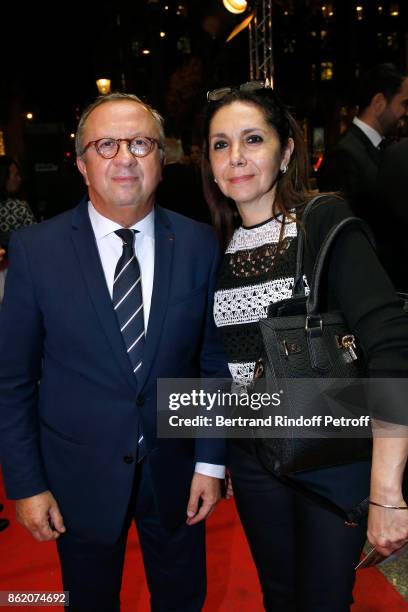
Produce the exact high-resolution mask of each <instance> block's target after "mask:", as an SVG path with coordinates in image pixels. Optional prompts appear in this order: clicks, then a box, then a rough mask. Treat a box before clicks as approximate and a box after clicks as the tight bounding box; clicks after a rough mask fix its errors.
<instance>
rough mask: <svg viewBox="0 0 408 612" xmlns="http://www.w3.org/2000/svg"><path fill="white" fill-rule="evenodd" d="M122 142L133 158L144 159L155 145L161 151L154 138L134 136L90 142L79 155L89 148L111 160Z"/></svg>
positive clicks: (160, 146)
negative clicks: (93, 148)
mask: <svg viewBox="0 0 408 612" xmlns="http://www.w3.org/2000/svg"><path fill="white" fill-rule="evenodd" d="M122 142H126V143H127V147H128V149H129V151H130V152H131V153H132V155H134V156H135V157H146V155H149V153H151V152H152V151H153V149H154V147H155V145H157V148H158V149H162V145H161V143H160V142H159V141H158V140H157V139H156V138H150V136H136V137H135V138H99V139H98V140H91V142H88V144H87V145H86V146H85V147H84V149H83V150H82V153H81V155H83V154H84V153H85V151H87V150H88V149H89V147H92V146H93V147H95V150H96V152H97V153H98V155H100V156H101V157H104V158H105V159H112V158H113V157H116V155H117V154H118V152H119V148H120V144H121V143H122Z"/></svg>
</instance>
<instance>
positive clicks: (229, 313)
mask: <svg viewBox="0 0 408 612" xmlns="http://www.w3.org/2000/svg"><path fill="white" fill-rule="evenodd" d="M293 280H294V279H293V276H292V277H288V278H278V279H277V280H274V281H268V282H266V283H260V284H259V285H250V286H248V287H236V288H235V289H221V290H219V291H217V292H216V294H215V299H214V320H215V324H216V326H217V327H223V326H225V325H237V324H242V323H256V322H257V321H259V319H264V318H265V317H266V315H267V313H268V306H269V304H271V303H273V302H279V301H280V300H284V299H286V298H289V297H291V295H292V288H293Z"/></svg>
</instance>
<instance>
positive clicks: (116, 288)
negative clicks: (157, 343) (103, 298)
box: [112, 229, 145, 374]
mask: <svg viewBox="0 0 408 612" xmlns="http://www.w3.org/2000/svg"><path fill="white" fill-rule="evenodd" d="M115 234H117V235H118V236H119V238H121V239H122V242H123V251H122V255H121V257H120V259H119V261H118V263H117V265H116V270H115V277H114V281H113V294H112V300H113V307H114V309H115V312H116V316H117V318H118V321H119V325H120V331H121V333H122V336H123V340H124V342H125V346H126V350H127V354H128V356H129V359H130V362H131V364H132V368H133V372H134V373H135V374H136V372H138V371H139V370H140V368H141V367H142V358H143V351H144V346H145V329H144V316H143V297H142V279H141V275H140V267H139V262H138V261H137V258H136V254H135V250H134V246H133V243H134V231H133V230H131V229H120V230H116V231H115Z"/></svg>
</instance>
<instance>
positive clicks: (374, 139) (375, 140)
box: [353, 117, 383, 147]
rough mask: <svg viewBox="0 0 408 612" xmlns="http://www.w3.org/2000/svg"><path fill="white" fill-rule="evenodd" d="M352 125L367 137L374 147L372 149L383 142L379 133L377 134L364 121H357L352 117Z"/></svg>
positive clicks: (356, 118)
mask: <svg viewBox="0 0 408 612" xmlns="http://www.w3.org/2000/svg"><path fill="white" fill-rule="evenodd" d="M353 123H354V125H356V126H357V127H358V128H360V130H361V131H362V132H364V134H365V135H366V136H367V138H368V139H369V140H370V142H371V143H372V144H373V145H374V147H378V145H379V144H380V142H381V141H382V140H383V137H382V136H381V134H380V133H379V132H377V130H375V129H374V128H372V127H371V125H368V124H367V123H365V122H364V121H361V119H359V118H358V117H354V119H353Z"/></svg>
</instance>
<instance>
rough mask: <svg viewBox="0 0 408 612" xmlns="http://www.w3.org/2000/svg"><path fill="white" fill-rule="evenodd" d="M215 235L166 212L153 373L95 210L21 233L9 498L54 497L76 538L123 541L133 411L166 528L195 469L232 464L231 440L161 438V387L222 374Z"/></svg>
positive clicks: (9, 366) (158, 262)
mask: <svg viewBox="0 0 408 612" xmlns="http://www.w3.org/2000/svg"><path fill="white" fill-rule="evenodd" d="M218 261H219V250H218V246H217V241H216V238H215V235H214V233H213V231H212V229H211V228H210V227H209V226H207V225H204V224H200V223H197V222H195V221H193V220H191V219H187V218H185V217H182V216H180V215H178V214H176V213H173V212H170V211H167V210H165V209H162V208H160V207H157V208H156V215H155V270H154V285H153V293H152V302H151V310H150V315H149V323H148V329H147V336H146V348H145V356H144V360H143V368H142V371H141V374H140V376H139V377H137V376H135V375H134V374H133V372H132V367H131V364H130V361H129V359H128V357H127V354H126V350H125V347H124V343H123V339H122V335H121V333H120V329H119V326H118V322H117V319H116V316H115V313H114V310H113V307H112V302H111V298H110V295H109V292H108V289H107V286H106V282H105V277H104V273H103V269H102V265H101V263H100V259H99V253H98V250H97V246H96V242H95V237H94V234H93V231H92V226H91V223H90V219H89V215H88V209H87V202H86V201H85V200H84V201H83V202H82V203H81V204H80V205H79V206H78V207H77V208H75V209H73V210H71V211H68V212H66V213H64V214H62V215H60V216H58V217H55V218H53V219H51V220H49V221H45V222H44V223H41V224H39V225H37V226H32V227H29V228H25V229H23V230H20V231H19V232H16V233H15V234H14V236H13V238H12V241H11V247H10V270H9V274H8V278H7V283H6V294H5V299H4V302H3V306H2V309H1V311H0V439H1V442H2V452H1V458H2V465H3V472H4V478H5V483H6V489H7V492H8V495H9V497H10V498H15V499H19V498H24V497H29V496H32V495H35V494H37V493H40V492H42V491H45V490H47V489H49V490H50V491H51V492H52V493H53V494H54V496H55V497H56V499H57V502H58V504H59V506H60V509H61V512H62V514H63V516H64V519H65V522H66V526H67V528H68V529H69V530H70V531H71V532H73V533H77V534H79V535H84V534H86V535H87V536H88V537H90V538H94V539H95V540H100V541H114V540H115V539H116V538H117V537H118V535H119V533H120V531H121V528H122V526H123V521H124V517H125V513H126V510H127V507H128V503H129V498H130V494H131V489H132V485H133V481H134V471H135V463H134V462H133V463H130V462H129V461H131V460H129V457H132V456H134V455H135V452H136V445H137V420H138V419H137V414H139V415H140V418H141V420H142V426H143V433H144V435H145V438H146V442H147V448H148V458H147V460H148V462H149V469H150V473H151V479H152V485H153V490H154V493H155V497H156V502H157V507H158V510H159V514H160V516H161V519H162V522H163V524H164V525H166V526H175V525H176V524H179V523H180V522H183V521H185V519H186V506H187V501H188V497H189V487H190V483H191V478H192V475H193V472H194V465H195V462H196V461H203V462H208V463H215V464H223V463H224V462H225V456H224V443H223V441H222V440H209V439H202V440H197V441H194V440H182V439H179V440H170V439H158V438H157V437H156V379H157V378H158V377H163V378H177V377H183V378H194V377H200V376H202V377H208V378H210V377H218V376H219V377H225V376H228V370H227V365H226V358H225V355H224V352H223V348H222V344H221V342H220V339H219V337H218V332H217V330H216V328H215V326H214V323H213V315H212V303H213V291H214V285H215V280H216V273H217V268H218Z"/></svg>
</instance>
